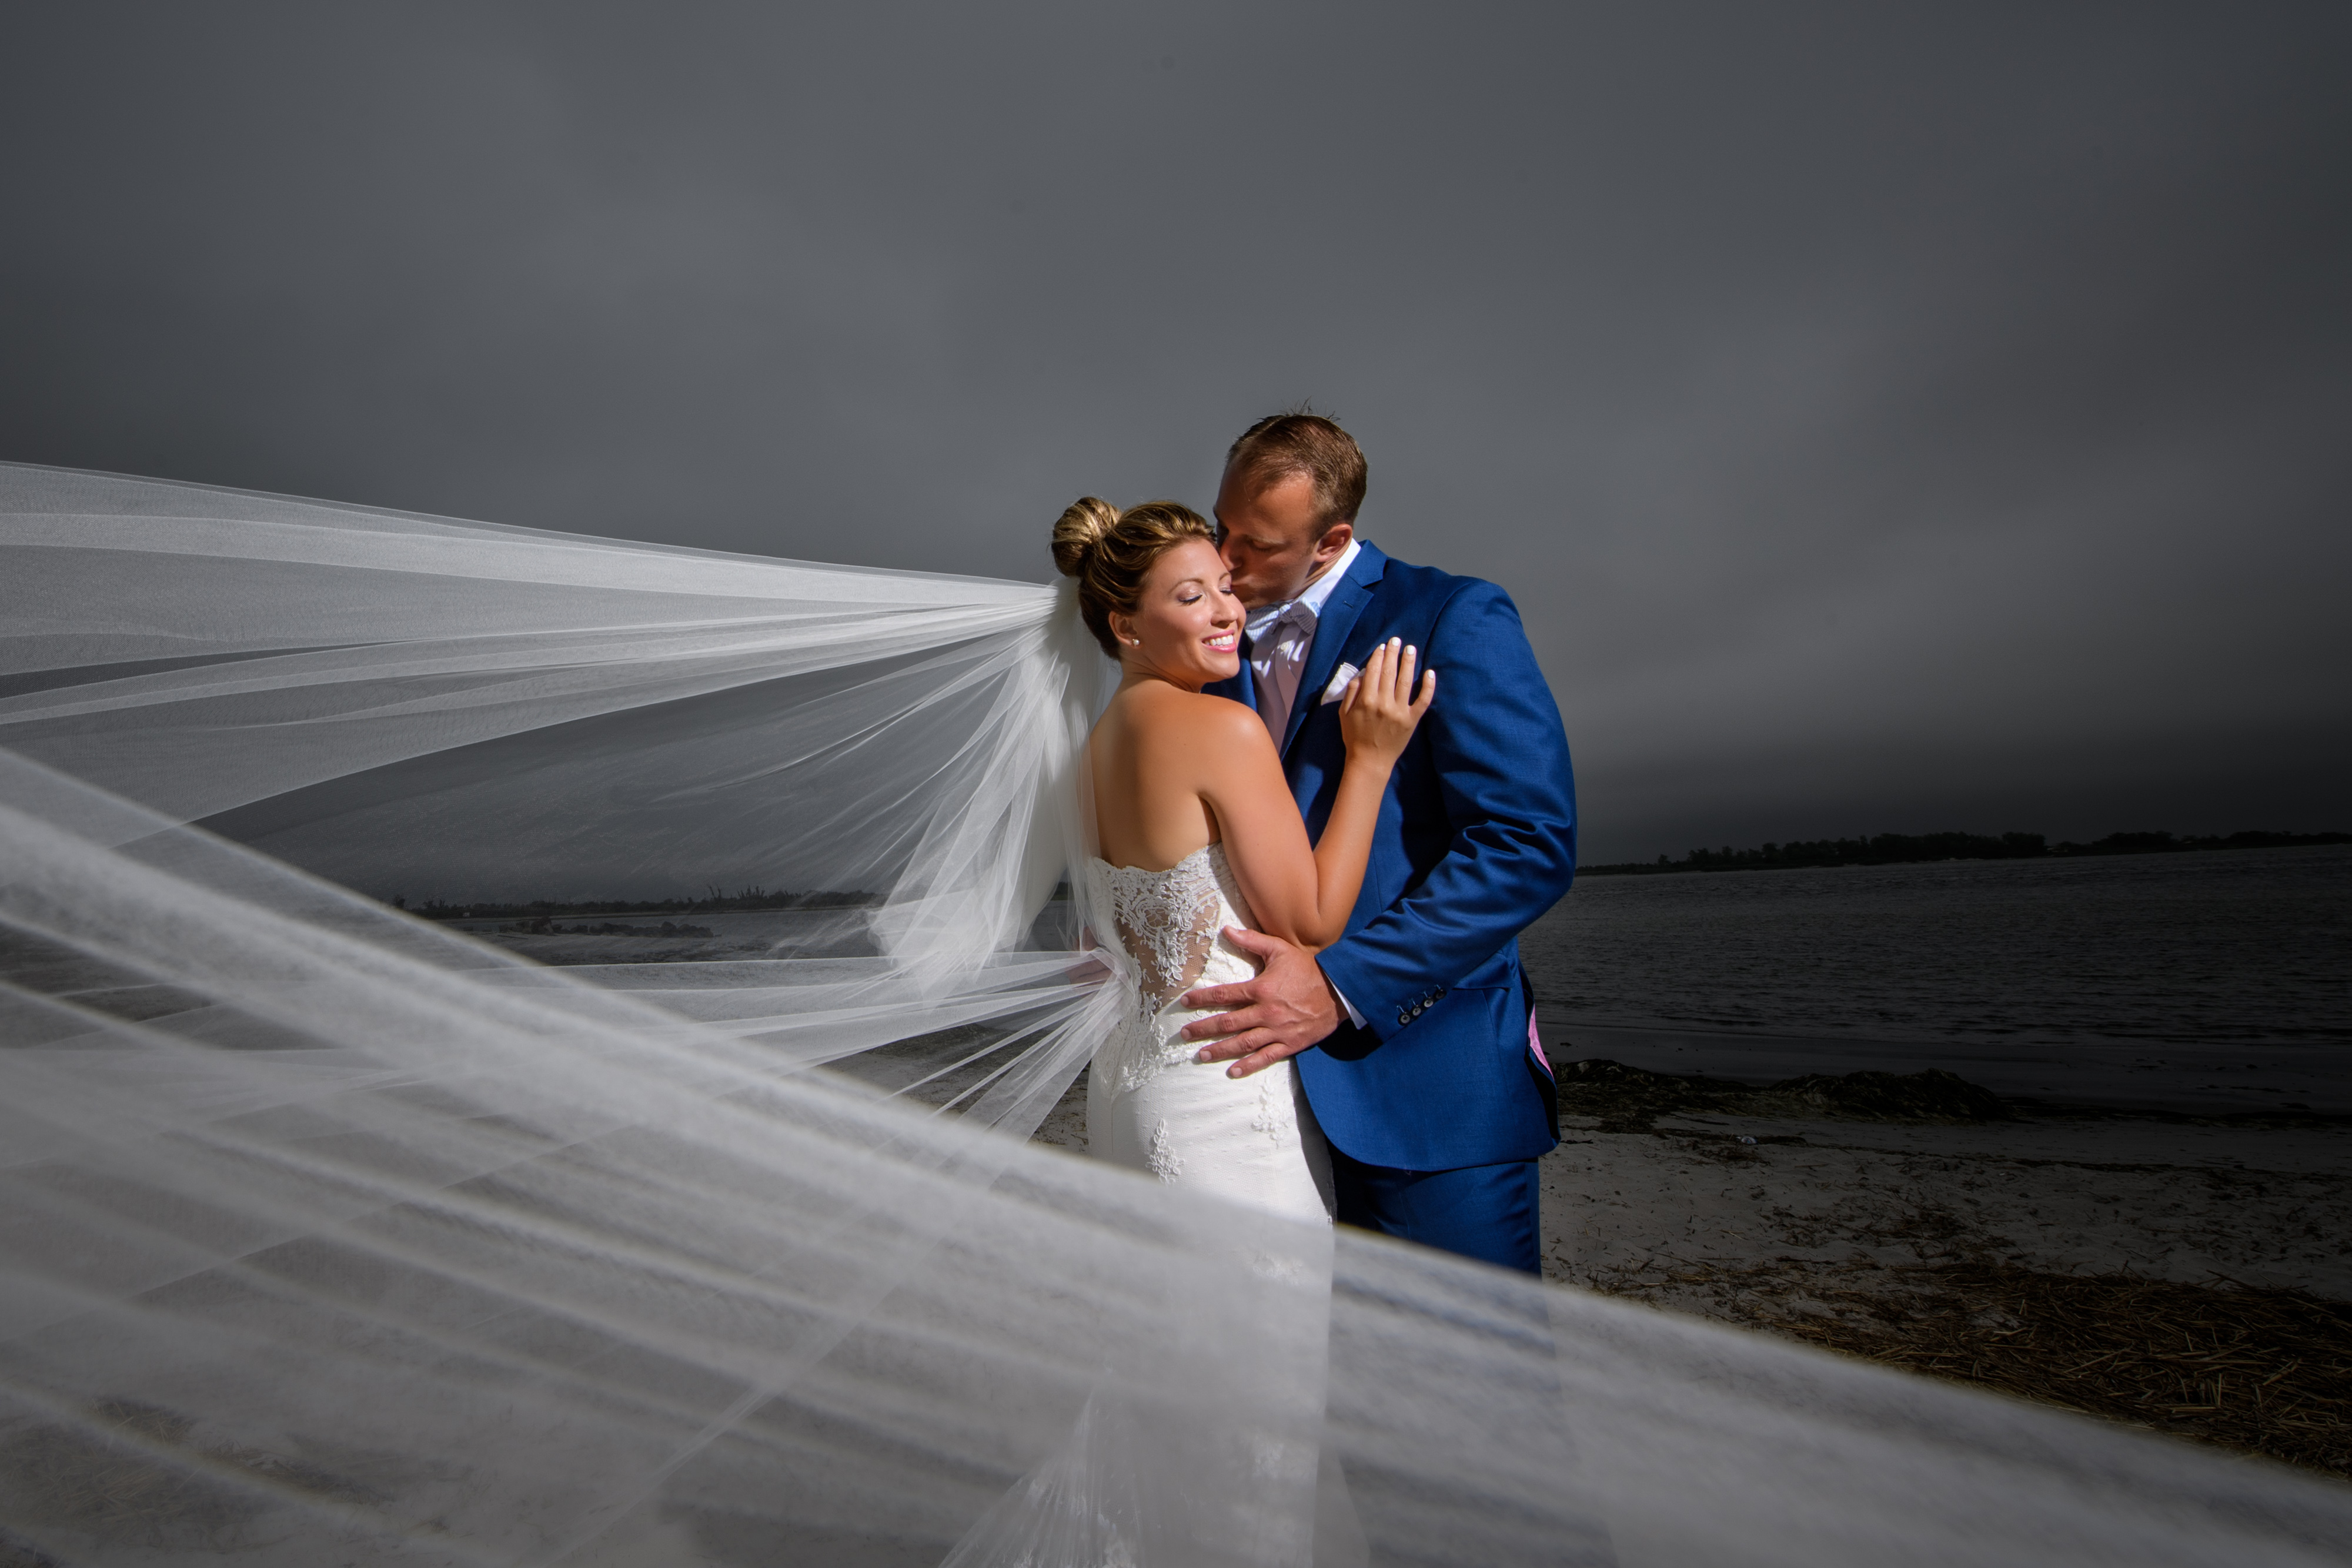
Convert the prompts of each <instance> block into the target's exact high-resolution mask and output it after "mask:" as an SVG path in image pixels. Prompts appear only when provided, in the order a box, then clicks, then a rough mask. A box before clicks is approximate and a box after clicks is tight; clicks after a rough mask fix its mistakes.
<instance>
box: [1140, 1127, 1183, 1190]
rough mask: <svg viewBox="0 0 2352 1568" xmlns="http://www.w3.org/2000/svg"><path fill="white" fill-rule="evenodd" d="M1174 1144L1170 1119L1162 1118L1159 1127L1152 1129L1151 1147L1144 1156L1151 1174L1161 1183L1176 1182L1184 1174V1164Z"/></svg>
mask: <svg viewBox="0 0 2352 1568" xmlns="http://www.w3.org/2000/svg"><path fill="white" fill-rule="evenodd" d="M1174 1142H1175V1140H1174V1139H1173V1138H1171V1136H1170V1135H1169V1132H1168V1118H1167V1117H1165V1116H1162V1117H1161V1118H1160V1124H1159V1125H1157V1126H1155V1127H1153V1128H1152V1129H1151V1147H1150V1148H1149V1149H1147V1150H1145V1151H1144V1155H1143V1160H1144V1163H1145V1164H1146V1165H1148V1166H1150V1167H1151V1174H1152V1175H1153V1176H1158V1177H1159V1178H1160V1180H1161V1181H1174V1180H1175V1179H1176V1178H1177V1177H1178V1176H1182V1175H1183V1174H1184V1162H1183V1160H1182V1159H1181V1158H1180V1157H1179V1156H1178V1155H1177V1153H1176V1151H1175V1148H1174V1146H1173V1145H1174Z"/></svg>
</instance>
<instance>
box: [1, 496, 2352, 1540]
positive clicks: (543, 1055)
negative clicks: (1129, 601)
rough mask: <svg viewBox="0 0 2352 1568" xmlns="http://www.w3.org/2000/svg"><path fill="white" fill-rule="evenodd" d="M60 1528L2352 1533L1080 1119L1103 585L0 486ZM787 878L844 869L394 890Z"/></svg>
mask: <svg viewBox="0 0 2352 1568" xmlns="http://www.w3.org/2000/svg"><path fill="white" fill-rule="evenodd" d="M1042 532H1043V530H1042V528H1041V553H1042ZM0 618H5V638H4V639H0V1015H5V1032H0V1531H5V1534H0V1562H7V1561H11V1559H10V1558H9V1556H8V1553H10V1552H15V1553H16V1554H17V1557H18V1559H20V1560H22V1561H25V1562H30V1563H37V1562H55V1563H181V1562H194V1561H212V1560H214V1559H215V1558H225V1559H233V1560H236V1561H241V1562H251V1563H266V1564H287V1565H289V1568H291V1565H298V1564H299V1565H302V1568H310V1565H313V1564H320V1563H409V1562H415V1563H467V1564H473V1563H485V1564H488V1563H499V1564H505V1563H611V1564H621V1563H631V1564H634V1563H646V1564H654V1563H661V1564H673V1563H676V1564H684V1563H712V1564H720V1563H727V1564H733V1563H746V1564H748V1563H877V1564H879V1563H893V1564H895V1563H909V1564H916V1563H939V1562H940V1561H942V1560H943V1559H946V1558H948V1557H950V1554H953V1557H954V1560H955V1561H956V1562H958V1563H995V1562H1002V1563H1023V1562H1025V1563H1032V1564H1035V1565H1037V1568H1046V1565H1049V1564H1055V1565H1061V1564H1066V1565H1070V1568H1076V1565H1078V1564H1110V1563H1185V1564H1193V1563H1200V1564H1223V1563H1234V1564H1242V1563H1250V1564H1276V1563H1304V1562H1307V1561H1309V1560H1310V1559H1311V1558H1313V1557H1314V1556H1316V1555H1318V1552H1319V1553H1320V1555H1322V1556H1323V1558H1324V1559H1325V1560H1327V1561H1328V1560H1332V1553H1333V1552H1334V1550H1335V1545H1336V1543H1335V1542H1334V1539H1333V1537H1334V1535H1335V1533H1337V1531H1335V1528H1334V1523H1333V1521H1331V1520H1330V1519H1329V1518H1328V1495H1329V1490H1330V1489H1329V1488H1328V1486H1326V1487H1324V1488H1321V1489H1318V1487H1317V1485H1316V1484H1315V1478H1316V1475H1317V1472H1318V1467H1319V1468H1321V1469H1323V1470H1324V1471H1325V1472H1326V1473H1327V1474H1328V1471H1329V1470H1330V1469H1331V1468H1332V1462H1333V1461H1337V1462H1338V1463H1339V1465H1343V1466H1344V1469H1345V1473H1346V1477H1347V1488H1348V1493H1349V1496H1350V1498H1351V1499H1352V1510H1353V1514H1354V1517H1353V1518H1352V1519H1351V1520H1350V1521H1346V1523H1347V1528H1348V1529H1349V1530H1358V1529H1360V1531H1361V1533H1362V1535H1363V1537H1364V1538H1365V1539H1366V1540H1367V1541H1368V1542H1369V1543H1370V1550H1371V1552H1372V1555H1373V1558H1374V1560H1376V1561H1381V1562H1398V1563H1406V1562H1410V1563H1462V1564H1499V1563H1567V1562H1585V1563H1605V1562H1611V1561H1617V1562H1622V1563H1627V1564H1629V1565H1631V1564H1637V1563H1717V1562H1720V1563H1790V1564H1795V1563H1806V1564H1820V1563H1885V1562H1887V1561H1891V1560H1896V1559H1901V1560H1904V1561H1907V1562H1915V1563H2026V1562H2049V1563H2217V1564H2218V1563H2257V1562H2260V1563H2319V1562H2340V1561H2344V1560H2345V1553H2344V1547H2343V1542H2345V1541H2346V1540H2347V1538H2352V1504H2347V1496H2346V1493H2345V1492H2344V1490H2342V1489H2340V1488H2337V1487H2335V1486H2332V1485H2329V1484H2327V1483H2324V1482H2320V1481H2316V1480H2313V1479H2305V1478H2302V1477H2298V1476H2294V1475H2292V1474H2289V1473H2286V1472H2284V1471H2281V1470H2277V1469H2272V1468H2270V1467H2266V1466H2263V1465H2259V1464H2254V1463H2250V1462H2243V1461H2233V1460H2228V1459H2223V1458H2215V1457H2213V1456H2210V1455H2208V1454H2204V1453H2200V1452H2196V1451H2192V1450H2189V1449H2187V1448H2179V1447H2177V1446H2174V1445H2170V1444H2166V1443H2161V1442H2158V1441H2156V1440H2153V1439H2149V1438H2146V1437H2137V1436H2135V1435H2132V1434H2127V1433H2123V1432H2120V1431H2116V1430H2112V1429H2108V1428H2105V1427H2096V1426H2094V1425H2093V1424H2091V1423H2088V1422H2085V1421H2081V1420H2076V1419H2074V1418H2070V1417H2065V1416H2054V1415H2052V1414H2048V1413H2045V1412H2042V1411H2037V1410H2032V1409H2029V1408H2026V1407H2024V1406H2018V1405H2014V1404H2011V1403H2008V1402H2005V1401H2000V1400H1997V1399H1993V1398H1990V1397H1985V1396H1975V1395H1971V1394H1967V1393H1963V1392H1960V1391H1958V1390H1954V1389H1950V1388H1947V1387H1943V1386H1940V1385H1931V1384H1927V1383H1924V1382H1920V1381H1916V1380H1913V1379H1908V1378H1904V1377H1900V1376H1896V1375H1890V1374H1886V1373H1883V1372H1879V1371H1876V1370H1874V1369H1871V1368H1867V1367H1863V1366H1859V1365H1854V1364H1844V1363H1840V1362H1835V1361H1832V1360H1830V1359H1828V1358H1825V1357H1822V1356H1820V1355H1817V1354H1811V1353H1808V1352H1805V1351H1801V1350H1799V1349H1796V1348H1794V1347H1790V1346H1787V1345H1782V1344H1779V1343H1771V1342H1766V1341H1761V1340H1758V1339H1755V1338H1752V1337H1749V1336H1743V1335H1739V1334H1735V1333H1727V1332H1725V1331H1720V1330H1717V1329H1714V1328H1711V1327H1708V1326H1706V1325H1701V1324H1697V1323H1692V1322H1683V1321H1680V1320H1675V1319H1672V1318H1668V1317H1664V1316H1660V1315H1657V1314H1653V1313H1649V1312H1643V1311H1640V1310H1637V1309H1633V1308H1628V1307H1624V1306H1622V1305H1618V1304H1615V1303H1612V1302H1609V1301H1603V1300H1600V1299H1597V1298H1593V1297H1591V1296H1587V1295H1583V1294H1580V1293H1576V1292H1570V1291H1557V1290H1546V1289H1544V1288H1542V1287H1539V1286H1538V1285H1536V1284H1535V1283H1534V1282H1532V1281H1526V1280H1522V1279H1518V1278H1516V1277H1507V1276H1504V1275H1501V1274H1497V1273H1496V1272H1493V1271H1491V1270H1483V1269H1479V1268H1475V1267H1473V1266H1469V1265H1465V1264H1461V1263H1458V1262H1455V1261H1454V1260H1447V1259H1444V1258H1442V1257H1439V1256H1436V1255H1433V1254H1428V1253H1424V1252H1420V1251H1417V1250H1413V1249H1403V1248H1399V1247H1395V1246H1391V1245H1389V1244H1386V1243H1383V1242H1381V1241H1378V1240H1376V1239H1370V1238H1365V1237H1361V1236H1358V1235H1355V1234H1353V1233H1348V1232H1342V1233H1340V1234H1339V1237H1338V1238H1337V1239H1334V1237H1333V1236H1332V1234H1331V1233H1329V1232H1328V1231H1324V1230H1310V1229H1307V1228H1299V1227H1295V1226H1291V1225H1287V1224H1285V1223H1282V1222H1280V1221H1276V1220H1274V1219H1271V1218H1265V1217H1262V1216H1256V1215H1253V1214H1249V1213H1244V1212H1239V1211H1234V1210H1228V1209H1224V1208H1221V1207H1216V1206H1214V1205H1211V1204H1206V1203H1202V1202H1200V1201H1197V1200H1193V1199H1191V1198H1189V1197H1188V1196H1187V1195H1185V1194H1183V1193H1181V1192H1180V1191H1176V1190H1172V1189H1168V1188H1162V1187H1160V1186H1156V1185H1155V1184H1153V1183H1151V1182H1150V1181H1149V1180H1147V1179H1144V1178H1141V1177H1139V1176H1133V1175H1131V1174H1129V1173H1126V1172H1121V1171H1116V1170H1111V1169H1107V1168H1104V1167H1102V1166H1096V1165H1094V1164H1092V1163H1090V1162H1087V1161H1083V1160H1078V1159H1073V1158H1071V1157H1069V1156H1067V1155H1062V1154H1059V1153H1055V1152H1051V1151H1046V1150H1043V1149H1040V1148H1038V1147H1035V1146H1034V1145H1028V1144H1026V1143H1024V1141H1023V1139H1024V1134H1027V1133H1028V1132H1029V1131H1031V1130H1032V1129H1033V1128H1034V1126H1035V1125H1036V1124H1038V1122H1039V1120H1040V1118H1042V1117H1043V1116H1044V1115H1045V1113H1046V1111H1047V1109H1048V1108H1049V1107H1050V1106H1052V1104H1053V1103H1055V1100H1056V1099H1057V1098H1058V1096H1059V1095H1060V1094H1061V1092H1062V1091H1063V1090H1064V1088H1065V1087H1066V1085H1067V1084H1068V1082H1070V1080H1071V1078H1072V1077H1073V1075H1074V1074H1075V1073H1076V1071H1077V1070H1078V1069H1079V1067H1080V1066H1081V1065H1082V1064H1083V1062H1084V1061H1085V1059H1086V1057H1087V1052H1088V1051H1090V1049H1091V1047H1092V1044H1093V1041H1094V1040H1096V1039H1097V1038H1098V1037H1099V1035H1100V1033H1101V1032H1102V1028H1103V1021H1104V1018H1105V1013H1104V1010H1103V1009H1105V1008H1106V1007H1108V1006H1113V1005H1116V997H1115V994H1114V992H1115V988H1112V987H1107V986H1104V985H1102V984H1100V983H1099V981H1098V979H1097V977H1098V975H1099V974H1100V968H1099V967H1098V966H1097V965H1095V964H1092V963H1090V962H1088V961H1087V956H1086V955H1084V954H1082V953H1081V952H1079V951H1076V943H1077V935H1076V934H1077V933H1078V932H1079V931H1080V930H1082V929H1083V928H1084V926H1085V924H1086V921H1087V910H1086V908H1085V906H1084V903H1083V900H1084V893H1083V887H1084V883H1085V879H1084V878H1073V877H1070V876H1069V875H1068V872H1069V869H1070V867H1071V866H1072V865H1073V864H1074V863H1075V862H1076V858H1077V857H1078V855H1079V854H1080V853H1081V852H1082V848H1083V846H1082V843H1081V840H1080V830H1079V821H1080V818H1079V812H1078V788H1079V780H1078V779H1077V777H1076V772H1075V761H1076V758H1077V756H1078V755H1079V748H1080V742H1081V740H1082V739H1083V736H1084V733H1085V728H1086V726H1087V722H1088V720H1089V718H1090V717H1091V715H1092V713H1093V711H1094V705H1095V703H1096V702H1097V699H1098V695H1099V682H1100V679H1101V676H1102V674H1103V673H1104V671H1105V669H1106V666H1105V665H1104V664H1103V662H1102V660H1101V659H1100V657H1099V655H1098V653H1097V652H1096V651H1095V649H1094V648H1093V645H1092V644H1091V643H1090V642H1088V641H1087V639H1086V637H1085V635H1084V632H1082V630H1081V629H1080V628H1079V627H1078V626H1077V624H1076V616H1075V615H1074V614H1073V613H1072V612H1071V607H1070V604H1069V601H1068V600H1067V598H1066V594H1065V593H1061V592H1057V591H1053V590H1048V589H1044V588H1038V587H1034V586H1031V585H1027V584H1022V583H1011V582H997V581H990V580H975V579H967V578H952V577H944V576H927V575H922V574H914V573H899V572H886V571H877V570H858V569H851V568H843V567H832V566H822V565H810V564H802V563H793V562H785V561H772V560H764V559H754V558H747V557H740V556H727V555H719V554H713V553H710V552H704V551H696V550H688V549H670V548H663V547H656V546H648V545H636V544H629V543H624V542H618V541H614V540H609V539H601V538H582V537H574V536H567V535H561V534H551V533H542V532H536V531H532V530H527V529H520V528H500V527H494V526H488V525H481V524H472V523H462V522H453V521H450V520H447V519H442V518H433V517H414V516H408V515H404V514H397V513H388V512H383V511H374V510H369V509H365V508H359V507H337V506H331V505H324V504H320V503H313V502H304V501H293V500H288V499H285V498H282V497H268V496H256V495H250V494H245V493H241V492H234V491H225V490H216V489H205V488H202V487H197V486H179V485H166V484H160V483H154V482H149V481H142V480H135V479H125V478H119V477H112V476H95V475H88V474H79V473H69V472H63V471H58V470H52V469H42V468H33V467H24V466H0ZM751 882H757V883H761V885H763V886H771V887H773V886H788V887H792V888H794V889H797V890H801V891H803V892H804V893H809V894H824V895H826V896H825V897H824V898H822V899H815V900H812V901H810V902H811V903H812V904H814V905H818V906H822V907H824V908H826V909H830V910H831V911H832V912H833V914H832V915H830V916H829V917H828V919H827V920H826V921H824V922H818V923H816V924H814V925H810V926H809V928H808V929H809V931H811V932H814V933H817V935H814V936H809V937H808V938H807V939H805V940H802V939H798V938H790V939H788V938H785V937H780V938H779V939H778V940H777V941H775V942H774V943H773V944H772V945H771V946H769V947H768V948H767V949H766V950H764V951H762V952H760V953H756V954H749V955H736V956H724V957H718V958H711V959H707V960H704V961H697V962H682V963H664V964H627V963H602V964H572V965H569V966H562V967H555V966H548V965H542V964H537V963H532V962H528V961H526V960H524V959H521V958H519V957H517V956H515V955H514V954H513V953H511V952H509V951H507V950H505V949H503V948H500V947H499V946H492V945H489V944H486V943H484V942H482V941H480V940H478V939H477V938H476V937H474V936H469V935H467V934H466V933H465V932H463V931H460V930H456V929H452V928H451V927H450V926H448V925H446V924H444V925H436V924H428V923H426V922H424V921H420V920H417V919H415V918H412V917H410V916H408V915H404V914H401V913H399V912H397V911H395V910H394V909H392V908H389V907H387V906H386V905H385V904H383V903H382V902H379V899H381V898H384V897H389V896H390V895H391V894H394V893H395V892H404V893H406V894H410V895H413V896H416V897H425V896H428V895H433V894H443V895H446V896H447V897H451V898H463V899H480V900H524V899H530V898H542V897H544V898H557V899H568V898H575V897H588V896H598V895H609V894H625V893H630V892H632V891H633V890H639V889H646V890H654V891H667V890H673V889H683V890H689V891H698V890H700V889H702V888H703V887H705V886H709V885H719V886H734V885H742V884H745V883H751ZM1065 886H1070V887H1075V888H1076V889H1077V890H1078V891H1076V892H1075V893H1072V894H1061V895H1060V896H1057V889H1059V888H1062V887H1065ZM355 890H356V891H355ZM366 894H373V895H375V896H365V895H366ZM1074 900H1075V902H1074ZM1108 957H1109V958H1110V959H1111V961H1112V962H1114V963H1115V962H1117V955H1115V954H1114V955H1109V956H1108ZM1327 1348H1328V1375H1327V1372H1326V1365H1327V1354H1326V1353H1327ZM1318 1497H1320V1498H1321V1499H1322V1500H1323V1504H1324V1505H1325V1507H1326V1512H1327V1517H1325V1518H1323V1519H1321V1520H1319V1521H1318V1517H1317V1511H1318ZM1318 1536H1319V1542H1318Z"/></svg>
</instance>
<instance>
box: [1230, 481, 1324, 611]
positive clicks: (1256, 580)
mask: <svg viewBox="0 0 2352 1568" xmlns="http://www.w3.org/2000/svg"><path fill="white" fill-rule="evenodd" d="M1355 532H1356V530H1355V526H1354V525H1353V524H1352V523H1333V524H1332V525H1331V526H1330V527H1329V528H1324V527H1322V526H1320V524H1319V523H1318V520H1317V518H1316V516H1315V481H1314V479H1313V478H1312V477H1311V476H1308V475H1305V474H1286V475H1284V476H1282V477H1280V478H1279V479H1276V480H1275V481H1273V482H1272V483H1271V484H1261V483H1259V482H1257V481H1256V480H1255V479H1254V478H1253V477H1249V476H1240V475H1236V474H1234V472H1233V471H1232V470H1231V469H1228V470H1226V472H1225V482H1224V483H1223V485H1221V486H1218V487H1217V552H1218V553H1219V554H1220V555H1223V557H1224V558H1225V569H1226V570H1228V571H1231V572H1232V573H1233V574H1234V597H1235V598H1237V599H1239V600H1240V601H1242V603H1243V604H1244V606H1245V607H1247V608H1249V609H1251V610H1255V609H1256V608H1258V606H1260V605H1262V604H1280V603H1283V602H1285V601H1288V600H1293V599H1296V598H1297V597H1298V595H1299V593H1300V591H1302V590H1304V589H1305V588H1306V587H1307V584H1308V583H1310V582H1312V581H1314V580H1315V578H1316V576H1317V574H1318V573H1319V572H1321V571H1322V570H1324V569H1325V568H1326V567H1328V566H1329V565H1330V564H1331V563H1332V562H1333V561H1335V560H1337V559H1339V555H1340V552H1341V551H1343V550H1345V549H1347V548H1348V541H1349V539H1350V538H1354V537H1355Z"/></svg>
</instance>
